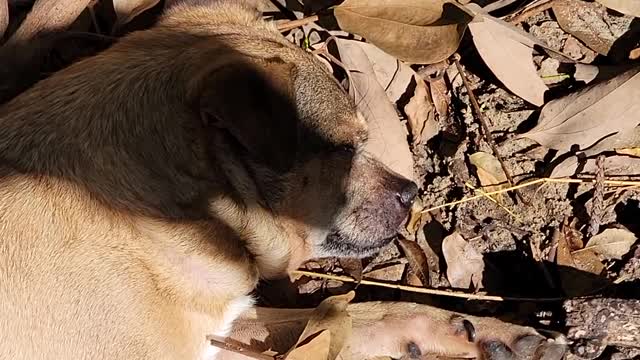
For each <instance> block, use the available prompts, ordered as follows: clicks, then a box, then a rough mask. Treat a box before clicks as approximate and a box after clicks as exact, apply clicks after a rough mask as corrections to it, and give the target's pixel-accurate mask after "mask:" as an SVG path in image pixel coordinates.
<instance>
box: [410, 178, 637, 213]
mask: <svg viewBox="0 0 640 360" xmlns="http://www.w3.org/2000/svg"><path fill="white" fill-rule="evenodd" d="M593 182H595V180H593V179H554V178H542V179H537V180H532V181H529V182H526V183H524V184H520V185H515V186H511V187H508V188H505V189H500V190H496V191H491V192H486V193H484V194H481V195H473V196H469V197H466V198H464V199H461V200H457V201H452V202H450V203H446V204H442V205H438V206H434V207H430V208H428V209H424V210H422V211H421V212H422V213H426V212H431V211H434V210H438V209H442V208H445V207H450V206H455V205H460V204H463V203H466V202H468V201H471V200H475V199H479V198H482V197H485V196H487V195H496V194H502V193H505V192H509V191H514V190H518V189H522V188H526V187H529V186H533V185H537V184H542V183H563V184H585V183H593ZM603 183H604V184H605V185H610V186H640V181H633V180H604V181H603Z"/></svg>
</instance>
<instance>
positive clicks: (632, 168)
mask: <svg viewBox="0 0 640 360" xmlns="http://www.w3.org/2000/svg"><path fill="white" fill-rule="evenodd" d="M604 168H605V171H606V173H607V175H610V176H612V175H615V176H634V175H636V176H637V175H638V174H640V158H635V157H630V156H622V155H619V156H608V157H607V158H606V159H605V160H604ZM597 170H598V167H597V166H596V159H593V158H591V159H586V160H582V161H581V160H580V159H579V158H578V157H577V156H572V157H569V158H567V159H565V160H564V161H563V162H561V163H560V164H558V165H557V166H556V167H555V168H553V171H552V172H551V177H553V178H562V177H569V176H574V175H578V174H581V175H595V174H596V171H597Z"/></svg>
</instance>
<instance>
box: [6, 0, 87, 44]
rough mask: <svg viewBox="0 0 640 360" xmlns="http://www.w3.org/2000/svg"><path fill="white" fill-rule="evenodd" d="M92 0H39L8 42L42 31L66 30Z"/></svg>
mask: <svg viewBox="0 0 640 360" xmlns="http://www.w3.org/2000/svg"><path fill="white" fill-rule="evenodd" d="M90 1H91V0H69V1H61V0H37V1H36V2H35V4H34V5H33V8H32V9H31V12H29V14H28V15H27V17H26V18H25V19H24V21H23V22H22V24H21V25H20V27H19V28H18V30H17V31H16V32H15V33H14V34H13V35H12V36H11V38H10V39H9V41H8V42H7V43H15V42H23V41H27V40H30V39H31V38H32V37H33V36H35V35H37V34H40V33H50V32H58V31H62V30H65V29H66V28H67V27H69V25H71V24H72V23H73V22H74V21H75V20H76V19H77V18H78V16H80V14H81V13H82V11H83V10H84V9H85V8H86V7H87V4H89V2H90Z"/></svg>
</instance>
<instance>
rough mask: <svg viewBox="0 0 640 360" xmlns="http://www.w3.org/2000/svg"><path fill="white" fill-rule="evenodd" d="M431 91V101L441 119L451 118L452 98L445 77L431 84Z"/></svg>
mask: <svg viewBox="0 0 640 360" xmlns="http://www.w3.org/2000/svg"><path fill="white" fill-rule="evenodd" d="M429 89H430V90H431V99H432V102H433V105H434V106H435V107H436V112H437V113H438V116H439V117H440V119H443V118H446V117H447V116H449V104H451V97H449V92H448V89H447V83H446V82H445V81H444V77H442V78H440V79H438V80H435V81H430V82H429Z"/></svg>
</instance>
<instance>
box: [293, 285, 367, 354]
mask: <svg viewBox="0 0 640 360" xmlns="http://www.w3.org/2000/svg"><path fill="white" fill-rule="evenodd" d="M354 296H355V292H353V291H349V292H348V293H346V294H344V295H336V296H331V297H328V298H326V299H325V300H324V301H322V302H321V303H320V305H318V307H317V308H316V309H315V310H314V311H313V313H312V314H311V317H310V318H309V321H308V322H307V326H305V328H304V331H303V332H302V334H301V335H300V337H299V338H298V342H297V343H296V345H295V346H294V347H293V349H292V350H290V352H289V353H288V354H290V353H291V352H293V351H294V350H295V349H296V348H297V347H298V346H300V344H303V343H304V342H305V341H306V340H307V339H308V338H309V337H310V336H312V335H314V334H318V333H320V332H321V331H325V330H328V332H329V333H330V335H331V336H330V344H329V346H328V348H329V351H328V355H327V356H326V357H325V358H326V359H327V360H334V359H336V358H337V357H338V354H339V353H340V350H342V347H343V346H344V344H345V343H346V341H347V339H348V338H349V337H350V336H351V327H352V321H351V316H350V315H349V313H348V312H347V305H348V304H349V302H350V301H351V300H353V297H354ZM285 358H286V359H288V357H285ZM303 358H304V357H302V358H299V359H303ZM325 358H322V359H325ZM296 359H298V358H296ZM318 359H320V358H318ZM345 360H346V359H345Z"/></svg>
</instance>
